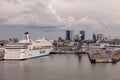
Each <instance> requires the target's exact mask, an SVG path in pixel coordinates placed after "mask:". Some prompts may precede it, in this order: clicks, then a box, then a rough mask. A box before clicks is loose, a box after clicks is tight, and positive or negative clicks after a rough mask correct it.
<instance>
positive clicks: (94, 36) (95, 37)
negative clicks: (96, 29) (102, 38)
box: [92, 33, 97, 42]
mask: <svg viewBox="0 0 120 80" xmlns="http://www.w3.org/2000/svg"><path fill="white" fill-rule="evenodd" d="M92 38H93V41H94V42H96V40H97V36H96V34H95V33H93V35H92Z"/></svg>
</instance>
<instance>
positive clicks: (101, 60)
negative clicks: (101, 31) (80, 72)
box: [87, 53, 120, 63]
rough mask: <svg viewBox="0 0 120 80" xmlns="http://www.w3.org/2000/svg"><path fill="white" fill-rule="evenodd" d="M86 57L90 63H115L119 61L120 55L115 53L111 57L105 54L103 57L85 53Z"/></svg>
mask: <svg viewBox="0 0 120 80" xmlns="http://www.w3.org/2000/svg"><path fill="white" fill-rule="evenodd" d="M87 55H88V58H89V60H90V62H91V63H117V62H118V61H120V53H115V54H114V55H112V56H111V55H110V54H107V56H105V57H104V56H102V55H100V54H97V53H95V54H94V53H87Z"/></svg>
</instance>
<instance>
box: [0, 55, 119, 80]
mask: <svg viewBox="0 0 120 80" xmlns="http://www.w3.org/2000/svg"><path fill="white" fill-rule="evenodd" d="M0 80H120V62H118V63H116V64H111V63H99V64H91V63H90V61H89V59H88V56H87V55H86V54H50V55H49V56H45V57H40V58H35V59H28V60H24V61H0Z"/></svg>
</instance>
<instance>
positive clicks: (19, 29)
mask: <svg viewBox="0 0 120 80" xmlns="http://www.w3.org/2000/svg"><path fill="white" fill-rule="evenodd" d="M67 29H73V30H74V32H75V33H77V32H78V31H80V30H85V31H86V36H87V38H90V37H91V36H90V35H91V34H92V33H94V32H95V33H103V34H105V35H106V36H112V37H120V0H0V39H9V38H11V37H17V38H19V39H21V38H22V37H23V33H24V32H26V31H28V32H29V33H30V34H31V37H32V38H33V39H37V38H40V37H42V36H44V37H46V38H47V39H57V37H58V36H62V37H63V38H64V37H65V36H64V35H65V30H67Z"/></svg>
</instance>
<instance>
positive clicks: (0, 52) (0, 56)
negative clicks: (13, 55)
mask: <svg viewBox="0 0 120 80" xmlns="http://www.w3.org/2000/svg"><path fill="white" fill-rule="evenodd" d="M4 52H5V51H4V48H0V60H3V59H4Z"/></svg>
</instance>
